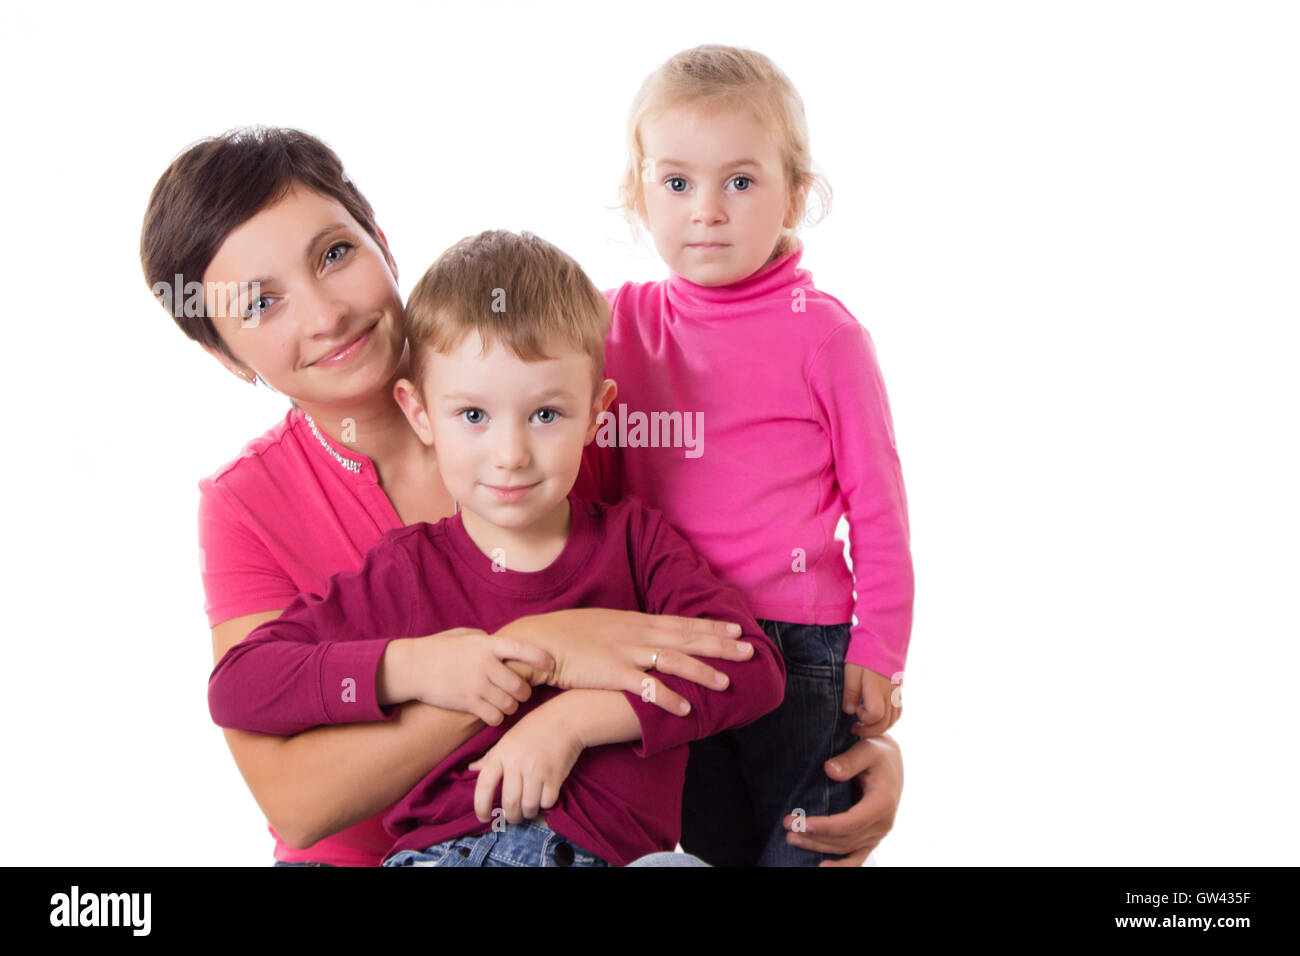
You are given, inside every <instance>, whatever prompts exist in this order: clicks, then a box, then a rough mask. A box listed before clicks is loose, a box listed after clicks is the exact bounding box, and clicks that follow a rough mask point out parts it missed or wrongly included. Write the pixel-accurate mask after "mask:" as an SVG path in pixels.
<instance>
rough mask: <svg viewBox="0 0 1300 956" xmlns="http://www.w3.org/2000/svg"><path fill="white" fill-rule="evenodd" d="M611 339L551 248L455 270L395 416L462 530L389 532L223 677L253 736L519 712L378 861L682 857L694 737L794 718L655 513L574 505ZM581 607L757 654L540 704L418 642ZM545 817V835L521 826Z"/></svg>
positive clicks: (216, 697) (424, 333) (213, 687)
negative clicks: (430, 713)
mask: <svg viewBox="0 0 1300 956" xmlns="http://www.w3.org/2000/svg"><path fill="white" fill-rule="evenodd" d="M608 323H609V311H608V306H607V305H606V303H605V299H604V297H603V296H602V295H601V294H600V293H599V292H598V291H597V290H596V289H595V287H594V286H592V284H591V282H590V280H588V279H587V277H586V276H585V275H584V274H583V272H582V270H581V269H580V268H579V267H578V266H577V264H576V263H574V262H573V260H572V259H570V258H569V257H568V256H566V255H564V253H562V252H560V251H559V250H558V249H556V248H554V247H553V246H551V245H550V244H548V243H546V242H543V241H542V240H540V239H538V238H537V237H536V236H532V235H529V234H528V233H524V234H523V235H522V236H517V235H514V234H512V233H505V232H488V233H483V234H481V235H479V236H475V237H472V238H469V239H466V240H463V241H462V242H460V243H458V244H457V245H456V246H454V247H452V248H451V249H450V250H448V251H447V252H446V253H444V254H443V255H442V256H441V257H440V258H439V259H438V261H437V262H435V263H434V264H433V266H432V267H431V268H430V269H429V271H428V272H427V273H426V274H425V276H424V277H423V278H422V279H421V281H420V283H419V284H418V285H417V287H416V288H415V290H414V291H413V292H412V294H411V298H410V301H409V302H408V304H407V314H406V325H407V338H408V342H409V344H410V348H411V350H412V379H413V381H406V380H402V381H401V382H399V383H398V385H397V399H398V401H399V403H400V404H401V406H402V409H403V411H404V412H405V413H406V416H407V419H408V420H409V422H410V424H411V427H412V428H414V429H415V431H416V433H417V434H418V435H419V437H420V439H421V440H422V441H423V442H424V443H425V444H426V445H429V446H431V447H433V448H434V449H435V451H436V454H437V460H438V468H439V472H440V474H441V477H442V479H443V482H444V483H445V485H446V487H447V489H448V491H450V492H451V494H452V495H453V497H454V498H455V499H456V502H457V505H458V513H457V514H456V515H454V516H453V517H451V518H448V519H445V520H443V521H440V522H438V523H437V524H423V523H422V524H415V525H409V526H407V527H404V528H400V529H397V530H395V531H391V532H389V533H388V534H386V535H385V536H384V537H383V538H382V539H381V540H380V541H379V543H378V544H376V545H375V547H374V548H372V549H371V551H370V552H369V553H368V554H367V556H366V559H365V563H364V564H363V566H362V568H361V569H360V570H359V571H357V572H355V573H350V574H339V575H335V576H334V577H333V578H332V579H331V581H330V587H329V590H328V593H327V594H326V595H325V596H324V597H318V596H316V595H312V594H302V595H300V596H299V597H298V598H297V599H296V600H295V601H294V602H293V604H292V605H290V607H289V608H288V609H287V610H286V611H285V612H284V613H283V614H282V615H281V616H280V617H279V618H277V619H276V620H274V621H270V622H268V623H266V624H263V625H262V626H261V627H259V628H257V629H256V630H255V631H254V632H253V633H252V634H250V635H249V636H248V638H246V639H245V640H244V641H243V642H242V643H240V644H238V645H236V646H235V647H233V648H231V649H230V651H228V652H227V653H226V655H225V656H224V657H223V658H222V660H221V661H220V663H219V664H218V665H217V667H216V670H214V672H213V674H212V678H211V681H210V683H209V692H208V697H209V706H210V709H211V712H212V716H213V719H214V720H215V721H216V722H217V723H218V724H220V725H221V726H224V727H231V728H235V729H240V730H250V731H256V732H261V733H275V734H292V733H297V732H299V731H302V730H305V729H307V728H309V727H313V726H317V725H320V724H324V723H343V722H351V721H363V720H383V719H385V718H386V717H387V714H386V712H385V710H384V708H386V707H389V706H391V705H396V704H399V703H402V702H405V701H408V700H423V701H425V702H426V703H431V704H436V705H438V706H442V707H454V708H456V709H460V710H466V711H471V712H480V711H481V710H482V709H483V708H485V707H486V708H496V709H497V710H499V711H501V712H503V713H507V714H509V716H507V717H506V718H505V719H504V721H503V722H501V724H500V725H499V726H489V727H486V728H484V730H482V731H481V732H480V733H479V734H477V735H476V736H475V737H473V738H471V739H470V740H469V741H467V742H466V743H465V744H464V745H462V746H461V747H460V748H459V749H458V750H456V751H455V752H454V753H453V754H451V756H449V757H448V758H447V759H446V760H444V761H443V762H442V763H441V764H439V765H438V766H437V767H435V768H434V770H433V771H431V772H430V773H429V774H428V776H426V777H425V778H424V780H422V781H421V782H420V783H419V784H418V785H417V786H416V787H415V788H414V789H413V790H412V791H411V792H410V793H409V794H407V796H406V797H405V798H403V799H402V800H401V801H400V802H399V803H398V804H397V806H395V807H394V808H393V810H392V811H391V812H390V813H389V814H388V816H387V817H386V818H385V821H384V824H385V827H386V828H387V829H388V831H389V832H390V833H391V834H392V835H393V836H394V837H395V838H396V842H395V844H394V845H393V848H392V851H391V853H390V855H389V856H388V858H387V859H386V860H385V865H491V864H500V865H521V863H523V864H526V863H527V862H530V861H531V862H540V863H542V864H543V865H562V866H573V865H593V866H600V865H609V864H614V865H618V866H622V865H626V864H627V863H628V862H630V861H631V860H633V859H635V858H637V857H640V856H644V855H646V854H649V853H652V852H656V851H667V850H671V849H672V848H673V847H674V846H675V845H676V843H677V839H678V835H679V828H680V819H681V793H682V784H683V780H684V775H685V768H686V760H687V757H688V754H689V749H688V744H689V743H690V741H692V740H696V739H699V738H702V737H707V736H710V735H712V734H715V733H717V732H719V731H721V730H724V729H728V728H732V727H739V726H743V725H745V724H747V723H750V722H752V721H754V720H756V719H757V718H759V717H760V716H762V715H763V714H765V713H767V712H768V711H770V710H772V709H773V708H774V707H776V706H777V705H778V704H779V703H780V701H781V697H782V693H783V687H784V681H785V670H784V665H783V663H782V661H781V657H780V655H779V654H778V653H776V651H775V649H774V647H773V645H772V643H771V641H770V639H769V638H768V637H767V636H766V635H765V634H764V633H763V631H762V630H761V629H760V627H759V626H758V623H757V622H756V621H755V620H754V618H753V616H752V614H751V613H750V611H749V609H748V608H747V607H746V605H745V602H744V600H743V599H742V598H741V597H740V595H739V594H738V593H737V592H736V591H735V590H733V589H732V588H729V587H727V586H725V585H723V584H722V583H721V582H720V581H719V580H718V579H717V578H716V577H715V576H714V575H713V574H712V572H711V571H710V570H709V568H708V565H707V564H706V563H705V562H704V561H703V559H701V558H700V557H699V556H698V555H697V554H696V553H695V552H694V551H693V550H692V549H691V548H690V546H689V545H687V544H686V542H685V540H684V539H682V538H681V536H680V535H678V534H677V533H676V532H675V531H674V530H673V529H672V528H671V527H669V526H668V525H667V524H666V523H665V522H664V521H663V519H662V515H661V514H660V513H659V512H658V511H655V510H652V509H647V508H645V507H643V506H642V505H641V503H640V501H639V500H638V499H636V498H627V499H625V500H624V501H622V502H620V503H618V504H616V505H606V504H603V503H600V502H593V501H587V500H584V499H582V498H578V497H575V496H574V495H573V494H572V488H573V484H574V481H575V479H576V477H577V475H578V471H579V468H580V466H581V463H582V451H583V448H584V446H586V445H587V444H588V443H589V442H591V441H592V439H593V438H594V437H595V434H596V429H597V418H598V416H599V414H600V412H601V411H603V410H604V409H605V408H606V407H607V406H608V404H609V403H610V401H611V400H612V399H613V397H614V395H615V393H616V386H615V384H614V383H613V382H612V381H608V380H603V370H604V336H605V333H606V331H607V330H608ZM570 607H606V608H614V609H623V610H639V611H643V612H650V613H664V614H677V615H681V616H687V617H709V618H713V619H718V620H731V621H736V622H738V623H740V625H741V628H742V631H743V633H742V638H743V639H745V640H747V641H749V642H751V643H752V645H753V648H754V653H753V656H752V657H751V658H750V659H749V660H748V661H744V662H730V661H723V660H718V659H708V663H709V664H710V665H712V666H713V667H715V668H716V669H718V670H719V671H722V672H723V673H724V674H725V675H726V676H727V678H728V682H729V683H728V686H727V688H726V689H725V690H712V689H706V688H703V687H700V686H699V685H697V684H694V683H691V682H689V681H686V680H684V679H681V678H678V677H670V676H665V675H659V677H660V679H661V680H662V684H660V683H658V681H656V680H655V679H653V678H650V677H647V680H646V682H645V685H644V691H643V693H642V694H640V695H637V694H632V693H625V692H620V691H603V690H569V691H563V692H561V691H558V690H556V689H554V688H551V687H539V688H537V689H536V691H534V692H533V693H532V694H531V696H528V695H527V694H522V695H521V694H519V692H518V691H517V690H513V691H512V688H513V687H514V686H515V685H516V683H517V681H516V680H514V679H513V675H512V673H504V672H505V671H506V668H505V665H504V664H500V663H499V662H497V661H491V660H489V661H487V662H486V665H487V666H485V662H484V660H483V654H484V649H483V648H484V645H483V644H482V643H481V642H476V641H475V640H474V639H473V638H474V634H473V633H469V632H467V635H466V637H465V638H449V637H446V636H444V637H441V638H428V637H421V636H420V635H430V634H433V633H434V632H437V631H441V630H446V629H448V628H450V627H451V626H453V622H454V623H455V624H457V625H461V626H464V625H465V624H466V623H467V622H473V623H474V624H475V625H476V626H477V627H478V628H479V629H480V631H481V632H488V633H491V632H493V631H495V630H497V629H498V628H500V627H502V626H503V625H505V624H506V623H508V622H509V621H512V620H514V619H516V618H517V617H519V616H521V615H523V614H533V613H543V612H547V611H552V610H559V609H563V608H570ZM476 633H477V632H476ZM494 653H497V654H498V655H499V656H501V657H506V656H511V655H510V652H509V649H508V648H502V647H498V648H496V649H495V651H494ZM493 665H495V667H494V666H493ZM485 673H486V675H487V677H486V678H485V677H484V674H485ZM665 687H668V688H671V689H672V690H673V691H676V692H677V693H679V694H681V695H682V697H684V698H686V700H687V701H688V702H689V704H688V706H687V707H686V708H685V710H684V712H683V713H682V715H681V716H674V715H672V714H669V713H666V712H665V711H664V710H663V709H661V708H660V707H659V706H657V705H656V704H655V703H654V695H655V694H656V693H662V692H663V688H665ZM524 698H526V702H523V703H520V704H519V705H518V709H517V710H515V709H514V704H515V701H516V700H518V699H524ZM511 711H513V713H511ZM498 786H500V799H499V800H496V791H497V788H498ZM493 806H497V807H499V808H500V809H499V810H497V811H495V812H492V813H491V819H490V820H489V819H488V818H489V815H490V811H492V807H493ZM542 809H545V810H546V811H547V812H546V813H545V815H544V816H542V817H540V818H539V820H540V822H539V823H526V822H524V820H525V818H526V817H527V818H531V817H533V816H535V815H536V814H537V813H538V812H539V811H540V810H542ZM503 817H504V819H502V818H503ZM507 821H508V823H507Z"/></svg>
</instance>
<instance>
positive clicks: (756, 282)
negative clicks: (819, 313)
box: [668, 243, 812, 306]
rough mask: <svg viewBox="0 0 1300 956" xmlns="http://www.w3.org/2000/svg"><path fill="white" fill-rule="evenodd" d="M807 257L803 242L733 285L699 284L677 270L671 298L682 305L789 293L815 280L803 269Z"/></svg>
mask: <svg viewBox="0 0 1300 956" xmlns="http://www.w3.org/2000/svg"><path fill="white" fill-rule="evenodd" d="M802 257H803V243H800V244H799V245H798V246H796V247H795V249H794V251H793V252H787V253H786V254H785V255H783V256H781V258H779V259H776V260H774V261H772V262H769V263H768V264H767V265H765V266H763V268H761V269H759V270H758V271H757V272H755V273H754V274H753V275H751V276H749V277H747V278H744V279H741V280H740V281H739V282H733V283H731V284H730V285H698V284H696V283H694V282H692V281H691V280H690V279H684V278H682V277H681V276H679V275H678V274H677V273H675V272H673V273H670V274H669V277H668V298H669V300H670V301H671V302H672V303H673V304H674V305H678V306H683V305H685V306H689V305H701V304H708V305H715V304H718V303H730V304H733V305H734V304H735V303H738V302H745V301H753V300H759V299H766V298H770V297H772V296H774V295H778V294H787V293H786V292H785V290H787V289H790V288H793V287H794V286H796V285H799V284H801V283H806V282H811V281H812V277H811V276H809V275H808V273H807V271H806V270H803V269H800V268H799V260H800V259H801V258H802Z"/></svg>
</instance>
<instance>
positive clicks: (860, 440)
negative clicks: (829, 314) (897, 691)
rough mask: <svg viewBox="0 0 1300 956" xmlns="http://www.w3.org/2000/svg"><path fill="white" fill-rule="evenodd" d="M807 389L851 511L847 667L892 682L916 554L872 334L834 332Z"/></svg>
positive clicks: (903, 646) (858, 328)
mask: <svg viewBox="0 0 1300 956" xmlns="http://www.w3.org/2000/svg"><path fill="white" fill-rule="evenodd" d="M808 382H809V388H810V391H811V398H812V403H813V411H814V414H815V415H816V416H817V418H818V420H819V421H820V422H821V423H822V426H823V427H824V428H825V429H826V431H827V432H828V434H829V436H830V443H831V453H832V456H833V458H834V462H835V480H836V483H837V484H838V485H839V488H840V491H841V493H842V494H843V495H844V499H845V502H846V505H847V510H848V520H849V554H850V556H851V557H852V559H853V588H854V591H855V598H854V607H853V610H854V614H855V615H856V617H857V622H856V623H855V624H854V625H853V629H852V631H851V633H850V637H849V649H848V654H847V655H846V658H845V659H846V660H847V661H848V662H849V663H853V664H859V665H861V666H863V667H866V668H869V669H870V670H873V671H875V672H876V673H877V674H881V675H883V676H885V677H889V678H893V677H894V675H896V674H898V673H900V672H901V671H902V670H903V662H904V659H905V658H906V656H907V645H908V641H909V639H910V637H911V632H912V595H913V579H912V552H911V545H910V532H909V528H908V520H907V494H906V491H905V490H904V488H903V473H902V467H901V466H900V464H899V460H898V449H897V447H896V446H895V442H894V423H893V419H892V417H891V416H890V412H889V398H888V396H887V395H886V394H885V380H884V377H883V376H882V375H881V374H880V366H879V365H878V364H877V362H876V350H875V347H874V345H873V344H872V341H871V336H870V335H868V333H867V330H866V329H865V328H863V327H862V325H861V324H859V323H858V322H856V320H855V321H854V322H852V323H847V322H846V323H845V324H844V325H842V326H841V327H840V328H838V329H836V330H835V331H834V332H833V333H832V334H831V335H830V336H829V337H828V338H827V339H826V341H825V342H824V343H823V344H822V346H821V348H820V349H819V350H818V352H817V354H816V355H814V356H813V359H812V362H811V363H810V365H809V370H808Z"/></svg>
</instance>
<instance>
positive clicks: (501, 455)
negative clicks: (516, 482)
mask: <svg viewBox="0 0 1300 956" xmlns="http://www.w3.org/2000/svg"><path fill="white" fill-rule="evenodd" d="M492 451H493V454H492V459H493V464H495V465H496V466H497V467H498V468H502V469H506V470H508V471H517V470H518V469H520V468H522V467H524V466H525V465H526V464H528V441H527V439H526V438H525V436H523V435H522V434H520V432H519V430H518V429H515V428H502V429H501V430H500V434H498V436H497V440H496V443H495V444H494V445H493V449H492Z"/></svg>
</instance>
